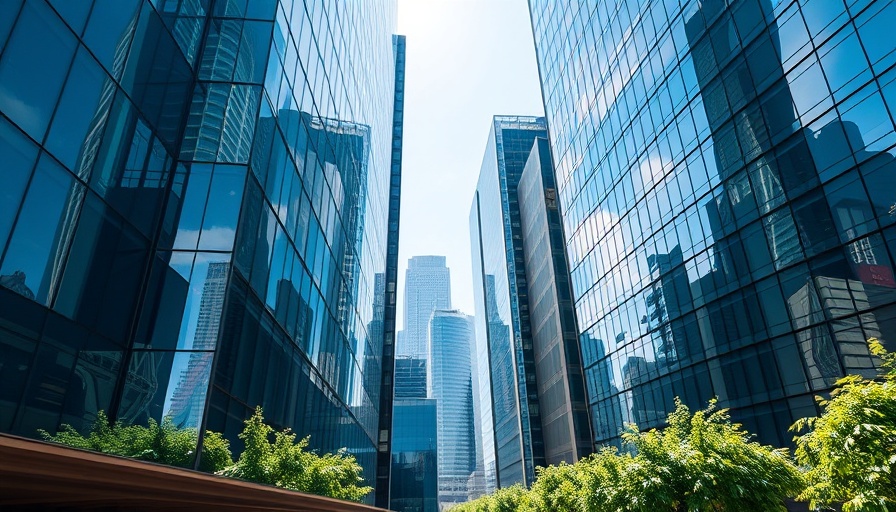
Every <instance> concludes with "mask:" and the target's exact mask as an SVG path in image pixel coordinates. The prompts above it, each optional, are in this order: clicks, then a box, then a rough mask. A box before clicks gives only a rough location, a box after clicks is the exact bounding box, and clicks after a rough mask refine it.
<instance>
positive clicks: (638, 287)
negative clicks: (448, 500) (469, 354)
mask: <svg viewBox="0 0 896 512" xmlns="http://www.w3.org/2000/svg"><path fill="white" fill-rule="evenodd" d="M530 11H531V19H532V26H533V31H534V36H535V42H536V50H537V52H536V53H537V58H538V65H539V70H540V76H541V81H542V93H543V97H544V103H545V112H546V115H547V121H548V126H549V129H550V136H551V137H550V140H551V146H552V150H553V155H554V158H555V162H556V168H557V172H556V175H557V190H558V198H559V204H560V210H561V212H562V217H563V223H564V228H565V233H566V237H567V239H566V245H567V250H568V256H569V263H570V269H571V277H572V284H573V292H574V300H575V304H576V313H577V317H578V322H579V329H580V342H581V345H582V353H583V360H584V364H585V366H586V382H587V387H588V391H589V399H590V407H591V413H592V414H591V416H592V422H593V429H594V436H595V442H596V443H597V444H603V443H608V442H609V443H613V442H618V439H619V431H620V429H621V428H622V425H623V423H626V422H635V423H637V424H638V425H639V427H641V428H642V429H643V428H650V427H655V426H659V425H661V424H662V423H663V421H664V419H665V416H666V414H667V413H668V412H669V411H670V410H671V408H672V406H673V403H672V401H673V397H674V396H680V397H681V398H682V399H683V400H684V402H685V403H687V404H689V405H690V406H692V407H701V406H703V405H705V403H706V401H707V400H708V399H709V398H711V397H713V396H718V397H719V399H720V406H722V407H730V408H732V416H733V418H734V419H735V420H736V421H738V422H740V423H743V424H744V426H745V428H746V429H748V430H749V431H751V432H754V433H756V434H757V436H758V440H759V441H761V442H763V443H770V444H774V445H779V446H782V445H786V444H788V443H789V442H790V439H791V436H792V435H791V434H789V433H788V432H787V428H788V426H789V425H790V424H791V423H792V422H793V421H794V420H795V419H797V418H800V417H804V416H811V415H815V414H816V413H817V409H816V405H815V402H814V400H813V396H814V395H815V394H818V393H823V392H825V391H827V390H829V389H830V388H831V386H832V385H833V383H834V382H835V381H836V380H837V379H838V378H839V377H841V376H843V375H844V374H847V373H859V374H865V375H871V374H874V373H875V369H874V366H875V360H874V359H873V358H872V357H871V356H870V354H869V353H868V351H867V348H866V346H865V340H866V339H867V338H870V337H877V338H880V339H881V340H882V341H883V342H884V343H885V344H890V345H892V343H893V341H894V337H896V279H894V271H893V267H894V263H896V262H894V256H896V226H894V224H896V161H894V154H896V150H894V144H896V131H894V114H896V70H894V69H893V66H894V64H896V44H894V42H893V37H892V35H891V34H890V33H889V32H890V31H891V27H893V26H894V23H896V4H893V3H892V2H869V1H864V0H848V1H843V0H831V1H823V2H795V1H780V0H737V1H733V2H725V1H722V0H702V1H696V0H691V1H683V2H679V1H678V0H665V1H654V2H642V1H639V0H627V1H626V0H620V1H599V2H582V1H579V2H566V1H562V2H560V1H554V0H531V1H530Z"/></svg>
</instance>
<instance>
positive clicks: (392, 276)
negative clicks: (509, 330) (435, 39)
mask: <svg viewBox="0 0 896 512" xmlns="http://www.w3.org/2000/svg"><path fill="white" fill-rule="evenodd" d="M392 51H393V58H394V59H395V95H394V101H393V112H392V158H391V173H390V178H389V202H388V208H389V213H388V215H387V217H386V221H387V232H388V236H387V237H386V273H385V275H384V281H383V287H384V292H385V293H384V294H383V299H382V300H383V352H382V359H379V358H377V357H376V356H375V355H373V357H371V358H370V359H371V360H372V361H378V359H379V361H378V362H379V363H380V367H381V371H380V382H381V386H380V414H379V425H380V430H379V445H378V446H377V469H376V475H377V484H376V499H375V503H376V505H377V506H378V507H380V508H386V507H388V506H389V504H390V493H391V485H390V480H391V471H392V455H391V453H392V439H393V437H394V436H393V435H392V428H393V424H394V421H393V416H392V408H393V399H394V397H395V389H394V387H393V385H394V374H395V347H396V346H397V345H396V342H397V341H398V340H397V337H398V331H397V330H396V327H397V325H396V320H397V300H396V292H397V290H398V232H399V227H400V222H399V221H400V217H401V172H402V171H401V152H402V146H403V141H404V70H405V55H406V41H405V36H399V35H396V36H393V38H392ZM376 296H377V297H379V296H380V295H379V294H376ZM374 317H376V308H374Z"/></svg>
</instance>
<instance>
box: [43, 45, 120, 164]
mask: <svg viewBox="0 0 896 512" xmlns="http://www.w3.org/2000/svg"><path fill="white" fill-rule="evenodd" d="M114 94H115V85H114V84H113V83H112V81H111V80H110V79H109V78H108V76H107V75H106V74H105V73H103V70H102V68H100V66H99V64H97V63H96V61H95V60H94V59H93V57H91V56H90V54H89V53H87V50H85V49H83V48H81V49H80V50H79V51H78V55H77V56H76V57H75V63H74V66H72V71H71V74H70V75H69V78H68V81H67V82H66V85H65V91H63V93H62V99H61V100H60V102H59V107H58V109H57V110H56V115H55V116H53V126H52V127H51V128H50V135H49V137H47V144H46V147H47V149H48V150H50V151H51V152H52V153H53V154H54V155H55V156H56V158H58V159H59V160H60V161H61V162H62V163H63V164H65V165H66V166H68V168H69V169H71V170H73V171H75V173H77V174H78V175H79V176H82V177H85V176H86V174H87V172H89V169H90V164H91V163H92V160H93V156H94V155H95V153H96V150H97V149H98V148H97V146H98V145H99V142H100V137H102V134H103V132H102V128H103V125H104V124H105V121H106V118H107V115H108V112H109V104H110V103H111V101H112V98H113V95H114ZM82 164H86V165H82Z"/></svg>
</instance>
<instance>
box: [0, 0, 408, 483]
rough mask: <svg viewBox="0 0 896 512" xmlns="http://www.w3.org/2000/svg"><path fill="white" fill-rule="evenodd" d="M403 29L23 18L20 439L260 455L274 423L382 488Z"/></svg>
mask: <svg viewBox="0 0 896 512" xmlns="http://www.w3.org/2000/svg"><path fill="white" fill-rule="evenodd" d="M394 18H395V14H394V5H393V4H392V3H390V2H372V3H367V2H364V3H353V4H347V5H339V6H337V5H336V4H335V2H332V1H323V0H322V1H315V2H307V3H305V2H299V1H292V0H281V1H275V0H261V1H254V0H253V1H251V2H247V1H245V0H152V1H150V0H114V1H113V0H92V1H82V2H67V1H58V0H35V1H28V2H23V1H15V0H13V1H7V2H3V3H2V5H0V20H2V21H0V156H2V158H0V161H2V162H3V163H2V164H0V165H2V175H3V176H4V179H5V180H6V184H5V185H4V187H3V190H2V192H0V194H2V200H0V358H2V361H3V365H2V366H0V390H2V391H0V412H2V414H0V430H3V431H5V432H12V433H17V434H21V435H25V436H35V435H36V430H37V429H38V428H42V429H46V430H49V431H51V432H53V431H55V430H56V429H57V428H58V426H59V425H60V424H61V423H70V424H72V425H74V426H75V427H76V428H78V429H85V428H87V427H88V426H89V425H90V424H91V423H92V421H93V419H94V418H95V415H96V413H97V411H99V410H104V411H106V412H108V413H109V415H110V416H111V417H112V418H113V419H118V420H122V421H124V422H130V423H142V422H146V421H147V420H148V419H150V418H154V419H156V420H160V419H161V418H163V417H166V416H167V417H171V418H173V419H174V421H175V422H177V423H178V424H179V425H181V426H183V427H190V428H200V429H201V428H208V429H211V430H217V431H221V432H223V433H224V434H225V435H226V436H227V437H228V438H230V439H231V440H232V441H234V443H235V444H236V445H237V446H236V449H237V450H239V446H238V445H239V440H238V439H237V437H236V434H237V433H238V432H239V431H240V430H241V429H242V422H243V419H244V418H245V417H247V415H249V414H250V412H251V411H252V409H253V408H254V407H255V406H256V405H262V406H263V407H264V410H265V417H266V419H267V420H268V421H269V422H271V423H273V424H274V425H276V426H278V427H292V428H293V429H294V430H295V431H297V432H299V433H301V434H303V435H304V434H309V435H311V443H312V445H313V447H314V448H317V449H319V450H322V451H334V450H336V449H338V448H340V447H347V448H349V450H350V451H352V452H353V453H354V454H355V455H356V456H357V457H358V460H359V462H360V463H361V464H362V466H363V467H364V468H365V473H364V474H365V477H366V478H367V481H368V482H369V483H374V482H375V479H374V473H375V471H376V452H377V447H378V438H380V437H381V433H380V432H378V430H379V429H378V420H379V415H380V412H381V407H388V404H390V403H391V399H390V400H388V401H382V402H381V393H380V389H381V387H382V384H383V383H382V380H381V378H384V377H386V376H387V375H386V373H385V372H382V371H381V365H382V362H383V361H382V359H383V354H384V353H386V354H387V357H389V358H390V357H391V349H384V345H385V343H384V336H385V331H387V330H388V329H384V328H383V326H384V325H386V326H388V319H387V315H388V314H387V309H388V307H387V305H388V304H389V300H390V299H389V298H388V296H387V293H388V292H389V284H388V282H387V281H388V276H387V270H388V269H387V264H386V261H387V258H386V256H387V246H388V244H389V243H393V242H394V243H396V244H397V239H395V240H390V237H397V209H395V210H396V212H395V218H394V219H393V218H392V217H391V216H390V204H391V202H392V201H390V199H391V197H392V196H394V195H396V194H398V192H397V189H396V187H395V186H394V182H395V176H396V174H395V165H396V164H395V158H394V153H395V145H396V144H397V146H398V153H399V161H398V166H399V167H398V168H399V169H400V145H401V138H400V132H399V137H398V139H397V142H396V139H395V137H394V126H393V117H394V112H395V111H396V110H397V109H398V107H397V106H396V96H397V88H396V87H395V82H396V79H397V77H398V75H397V73H396V60H397V57H396V50H395V47H394V45H393V37H392V32H393V28H394ZM35 62H40V63H41V65H40V66H35V65H34V63H35ZM401 78H402V80H403V71H402V76H401ZM402 94H403V93H402ZM399 176H400V172H399ZM393 223H394V224H395V230H390V227H391V225H392V224H393ZM393 266H395V265H394V264H393ZM393 270H394V269H393ZM391 282H392V289H391V292H392V293H393V297H392V298H391V304H392V305H393V306H394V272H393V278H392V281H391ZM377 304H379V306H377ZM393 309H394V308H393ZM392 325H393V330H394V318H393V320H392ZM388 343H391V342H388ZM389 364H390V368H391V363H389ZM388 378H390V379H391V373H389V374H388ZM389 392H390V393H391V387H390V388H389ZM390 396H391V395H390ZM386 434H387V436H386V437H387V438H388V430H387V431H386ZM386 450H388V445H387V447H386ZM371 499H372V498H371Z"/></svg>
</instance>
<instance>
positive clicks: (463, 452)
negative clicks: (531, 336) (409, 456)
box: [428, 309, 476, 510]
mask: <svg viewBox="0 0 896 512" xmlns="http://www.w3.org/2000/svg"><path fill="white" fill-rule="evenodd" d="M472 327H473V326H472V323H471V320H470V317H468V316H467V315H465V314H463V313H461V312H460V311H457V310H450V311H446V310H441V309H438V310H436V311H434V312H433V314H432V320H431V322H430V326H429V347H430V355H429V360H430V361H431V366H430V368H429V370H430V371H429V375H428V385H429V395H430V396H431V397H432V398H434V399H435V400H436V407H437V410H438V436H439V450H438V468H439V506H440V508H442V509H443V510H444V509H447V508H448V507H450V506H451V505H453V504H457V503H463V502H465V501H467V499H468V498H469V496H468V489H467V485H468V480H469V479H470V475H471V474H472V473H473V471H474V470H475V469H476V445H475V436H474V427H473V384H472V376H471V374H470V341H471V340H472V335H473V331H472Z"/></svg>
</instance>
